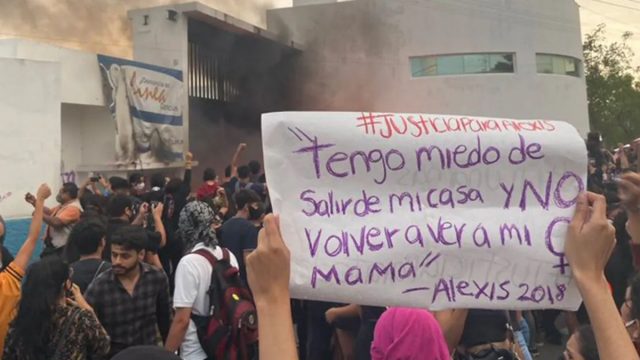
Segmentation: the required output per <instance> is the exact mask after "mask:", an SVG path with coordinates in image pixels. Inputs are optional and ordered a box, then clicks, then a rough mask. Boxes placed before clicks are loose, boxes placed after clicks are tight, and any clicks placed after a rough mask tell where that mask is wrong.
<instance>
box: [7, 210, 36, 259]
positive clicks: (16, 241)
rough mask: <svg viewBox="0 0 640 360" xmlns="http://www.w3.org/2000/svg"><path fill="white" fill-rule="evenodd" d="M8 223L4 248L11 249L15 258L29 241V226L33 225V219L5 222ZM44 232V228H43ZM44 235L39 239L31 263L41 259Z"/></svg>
mask: <svg viewBox="0 0 640 360" xmlns="http://www.w3.org/2000/svg"><path fill="white" fill-rule="evenodd" d="M5 222H6V230H5V231H6V233H7V235H6V236H5V239H4V246H6V247H7V249H9V251H10V252H11V254H13V256H15V255H16V253H17V252H18V250H20V247H21V246H22V244H23V243H24V241H25V240H26V239H27V234H28V233H29V225H31V218H28V219H16V220H5ZM43 231H44V226H43ZM41 238H42V233H41V236H40V238H39V239H38V245H37V247H36V250H35V251H34V252H33V257H32V258H31V261H34V260H37V259H39V258H40V253H41V252H42V245H43V244H42V239H41Z"/></svg>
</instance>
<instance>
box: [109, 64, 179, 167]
mask: <svg viewBox="0 0 640 360" xmlns="http://www.w3.org/2000/svg"><path fill="white" fill-rule="evenodd" d="M98 63H99V64H100V72H101V74H102V79H103V87H104V93H105V97H106V100H107V101H106V103H107V105H108V107H109V110H110V111H111V114H112V116H113V119H114V121H115V123H116V134H115V136H116V163H117V164H118V165H129V164H140V163H142V164H149V163H170V162H173V161H179V160H182V156H183V155H182V154H183V144H184V133H183V128H182V124H183V116H182V113H183V102H182V101H183V91H184V87H183V86H184V84H183V81H182V71H179V70H174V69H169V68H164V67H160V66H155V65H149V64H144V63H140V62H136V61H130V60H124V59H119V58H114V57H109V56H104V55H98Z"/></svg>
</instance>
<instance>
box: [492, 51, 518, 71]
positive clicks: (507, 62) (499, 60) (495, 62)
mask: <svg viewBox="0 0 640 360" xmlns="http://www.w3.org/2000/svg"><path fill="white" fill-rule="evenodd" d="M489 71H491V72H496V73H512V72H514V67H513V54H491V55H490V56H489Z"/></svg>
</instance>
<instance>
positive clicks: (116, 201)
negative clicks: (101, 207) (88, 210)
mask: <svg viewBox="0 0 640 360" xmlns="http://www.w3.org/2000/svg"><path fill="white" fill-rule="evenodd" d="M127 208H129V209H133V201H131V198H130V197H128V196H126V195H121V194H116V195H113V196H112V197H111V199H110V200H109V204H108V205H107V215H108V216H109V217H112V218H117V217H120V216H122V215H124V212H125V210H126V209H127Z"/></svg>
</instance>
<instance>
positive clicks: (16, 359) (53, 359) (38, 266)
mask: <svg viewBox="0 0 640 360" xmlns="http://www.w3.org/2000/svg"><path fill="white" fill-rule="evenodd" d="M70 275H71V271H70V269H69V266H68V265H66V264H65V263H63V262H62V260H60V259H59V258H58V257H55V256H54V257H50V258H47V259H44V260H42V261H40V262H37V263H35V264H33V265H31V267H30V268H29V269H28V270H27V273H26V276H25V280H24V284H23V285H22V299H21V300H20V304H19V307H18V313H17V315H16V317H15V319H14V321H13V322H12V324H11V328H10V329H9V334H8V335H7V339H6V344H5V348H4V357H3V359H4V360H63V359H64V360H84V359H89V358H91V359H101V358H104V357H105V356H106V355H107V354H108V353H109V347H110V340H109V336H108V335H107V332H106V331H105V329H104V328H103V327H102V325H100V323H99V322H98V319H97V318H96V316H95V314H94V312H93V309H92V308H91V306H89V304H87V302H86V301H85V300H84V298H83V297H82V294H81V293H80V289H79V288H78V286H76V285H73V284H72V282H71V280H70ZM67 292H70V293H72V295H73V296H72V298H73V299H71V298H67V296H66V295H67Z"/></svg>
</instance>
